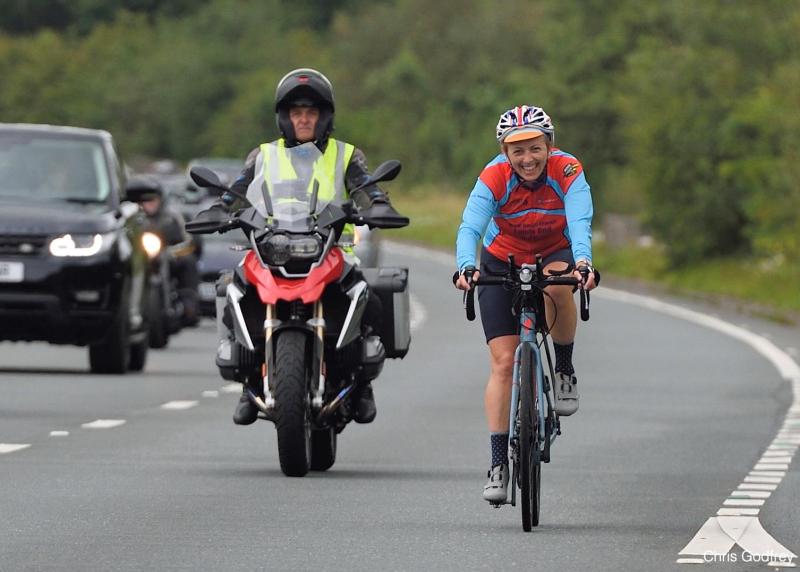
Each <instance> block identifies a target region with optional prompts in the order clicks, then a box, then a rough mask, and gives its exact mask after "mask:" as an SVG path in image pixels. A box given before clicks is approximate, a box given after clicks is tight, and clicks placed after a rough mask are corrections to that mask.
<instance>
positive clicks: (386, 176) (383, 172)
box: [350, 159, 403, 193]
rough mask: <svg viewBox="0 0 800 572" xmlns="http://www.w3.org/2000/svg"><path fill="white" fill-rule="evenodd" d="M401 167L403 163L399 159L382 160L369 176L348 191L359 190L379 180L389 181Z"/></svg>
mask: <svg viewBox="0 0 800 572" xmlns="http://www.w3.org/2000/svg"><path fill="white" fill-rule="evenodd" d="M402 168H403V165H402V164H401V163H400V161H397V160H395V159H390V160H388V161H384V162H383V163H381V164H380V165H378V167H377V168H376V169H375V171H374V172H373V173H372V174H371V175H370V176H369V178H368V179H367V180H366V181H364V182H363V183H361V184H360V185H358V186H357V187H356V188H355V189H353V190H351V191H350V192H351V193H353V192H355V191H359V190H361V189H364V188H366V187H369V186H370V185H374V184H375V183H379V182H381V181H391V180H392V179H394V178H395V177H397V175H398V174H399V173H400V169H402Z"/></svg>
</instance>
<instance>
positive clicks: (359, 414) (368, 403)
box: [353, 382, 378, 423]
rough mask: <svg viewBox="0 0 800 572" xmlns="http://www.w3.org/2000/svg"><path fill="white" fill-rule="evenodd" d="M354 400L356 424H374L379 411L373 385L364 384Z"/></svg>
mask: <svg viewBox="0 0 800 572" xmlns="http://www.w3.org/2000/svg"><path fill="white" fill-rule="evenodd" d="M354 397H355V400H354V407H353V421H355V422H356V423H372V422H373V421H374V420H375V416H376V415H377V414H378V410H377V409H376V408H375V396H374V395H373V393H372V384H371V383H369V382H367V383H366V384H364V387H362V388H361V389H360V390H359V392H358V394H357V395H356V396H354Z"/></svg>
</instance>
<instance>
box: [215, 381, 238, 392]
mask: <svg viewBox="0 0 800 572" xmlns="http://www.w3.org/2000/svg"><path fill="white" fill-rule="evenodd" d="M219 390H220V391H221V392H222V393H241V392H242V384H241V383H226V384H225V385H223V386H222V387H220V388H219Z"/></svg>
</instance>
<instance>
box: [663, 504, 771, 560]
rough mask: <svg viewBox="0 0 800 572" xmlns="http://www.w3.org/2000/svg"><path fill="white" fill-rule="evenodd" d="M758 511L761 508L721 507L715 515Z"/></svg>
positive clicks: (744, 514) (734, 514)
mask: <svg viewBox="0 0 800 572" xmlns="http://www.w3.org/2000/svg"><path fill="white" fill-rule="evenodd" d="M759 512H761V509H758V508H721V509H719V510H718V511H717V516H756V515H758V513H759ZM679 562H680V561H679Z"/></svg>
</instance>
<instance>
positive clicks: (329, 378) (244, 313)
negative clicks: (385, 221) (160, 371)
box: [187, 143, 411, 476]
mask: <svg viewBox="0 0 800 572" xmlns="http://www.w3.org/2000/svg"><path fill="white" fill-rule="evenodd" d="M271 151H272V152H274V153H276V154H277V153H285V154H286V155H285V157H284V160H285V161H286V162H285V163H284V165H285V164H289V165H291V167H292V168H291V169H288V171H292V172H291V173H290V175H291V176H287V172H286V171H287V170H286V169H279V168H277V167H274V166H273V168H269V167H268V166H264V165H262V164H257V165H256V176H255V178H254V180H253V182H252V183H251V184H250V186H249V187H248V190H247V194H246V196H241V195H237V194H236V193H234V192H233V191H231V189H230V188H228V187H226V186H224V185H223V184H222V183H221V182H220V180H219V178H218V177H217V176H216V174H215V173H214V172H213V171H210V170H209V169H206V168H203V167H196V168H193V169H192V171H191V177H192V179H193V180H194V181H195V182H196V183H197V184H198V185H199V186H201V187H206V188H209V189H212V190H215V191H217V192H229V193H232V194H234V195H236V196H237V197H238V198H240V199H244V200H245V201H246V203H247V205H248V206H246V207H245V208H243V209H242V210H240V211H238V212H237V213H236V214H234V215H231V217H230V218H229V219H228V220H223V221H219V222H208V221H204V222H190V223H188V224H187V230H189V231H190V232H192V233H195V234H209V233H213V232H227V231H229V230H231V229H234V228H239V229H241V230H242V231H243V232H244V233H245V235H246V236H247V239H248V242H249V244H250V247H249V250H248V252H247V254H246V255H245V256H244V259H243V260H242V262H241V263H240V264H239V266H238V267H237V268H236V269H235V271H234V273H233V276H232V279H230V280H229V281H228V283H227V285H225V284H220V285H218V295H219V294H224V296H225V302H224V303H218V310H217V311H218V312H219V311H222V312H223V322H224V323H225V324H226V325H228V327H229V328H230V329H231V330H232V331H233V334H234V337H235V342H234V343H233V345H232V360H231V363H232V364H233V365H231V366H230V367H228V368H224V369H223V368H221V373H222V375H223V377H225V378H226V379H232V380H235V381H239V382H241V383H244V384H245V390H246V392H247V395H248V397H249V398H250V399H251V401H252V402H253V403H254V404H255V405H256V406H257V407H258V409H259V411H260V414H259V417H260V418H262V419H267V420H270V421H273V422H274V423H275V426H276V429H277V436H278V456H279V458H280V465H281V470H282V471H283V472H284V474H286V475H288V476H303V475H305V474H306V473H307V472H308V471H309V470H316V471H324V470H327V469H329V468H330V467H331V466H332V465H333V464H334V462H335V460H336V446H337V436H338V434H339V433H340V432H341V431H342V430H343V429H344V428H345V426H346V425H347V424H348V423H349V422H350V421H352V420H353V416H352V410H353V402H352V399H351V398H353V396H354V395H356V393H357V389H358V388H359V387H360V386H363V384H364V383H367V382H369V381H371V380H372V379H374V378H376V377H377V376H378V374H379V373H380V372H381V369H382V367H383V361H384V359H385V358H386V357H389V358H402V357H404V356H405V355H406V353H407V351H408V347H409V344H410V341H411V337H410V330H409V301H408V270H407V269H405V268H379V269H365V270H360V269H358V267H357V265H356V260H355V259H354V257H353V256H352V255H351V254H349V253H348V249H347V246H348V245H347V244H340V239H343V240H344V237H343V236H342V234H343V230H344V229H345V225H347V224H348V223H351V224H369V225H371V226H379V227H380V226H382V224H381V222H382V221H381V220H371V219H370V218H369V216H368V215H364V214H359V213H358V212H357V211H356V209H355V207H354V206H353V205H352V203H351V202H350V201H349V199H344V198H341V199H340V200H326V201H323V200H321V199H320V198H319V194H320V193H319V188H320V184H321V183H320V181H319V180H317V177H319V176H320V173H319V172H318V167H317V166H318V164H319V163H317V160H318V159H319V158H320V157H321V153H320V152H319V150H318V149H317V148H316V147H315V146H314V145H313V144H311V143H307V144H304V145H300V146H297V147H292V148H288V149H286V148H280V149H278V148H277V146H276V147H275V149H271ZM399 171H400V163H399V162H397V161H387V162H386V163H383V164H382V165H380V166H379V167H378V168H377V169H376V170H375V172H374V173H373V174H372V175H371V176H370V177H369V179H368V180H367V181H365V182H364V183H363V184H362V185H361V186H360V187H359V189H360V188H364V187H367V186H369V185H372V184H375V183H377V182H379V181H389V180H392V179H394V178H395V177H396V176H397V174H398V173H399ZM303 174H305V175H303ZM322 184H324V183H322ZM356 190H358V189H352V190H351V192H354V191H356ZM406 223H407V219H406ZM388 226H397V225H396V224H395V225H388ZM370 292H374V294H377V298H378V299H379V300H380V303H379V304H377V307H378V308H379V311H378V313H379V317H378V320H377V321H379V322H382V324H381V326H380V328H379V329H380V337H378V336H375V335H370V333H374V332H371V329H370V328H367V327H366V322H367V321H366V320H365V312H367V311H368V305H369V304H368V302H369V300H370ZM374 294H373V300H374ZM218 300H220V298H218ZM375 307H376V306H375V305H374V304H372V308H373V309H374V308H375ZM373 321H375V320H373Z"/></svg>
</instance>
